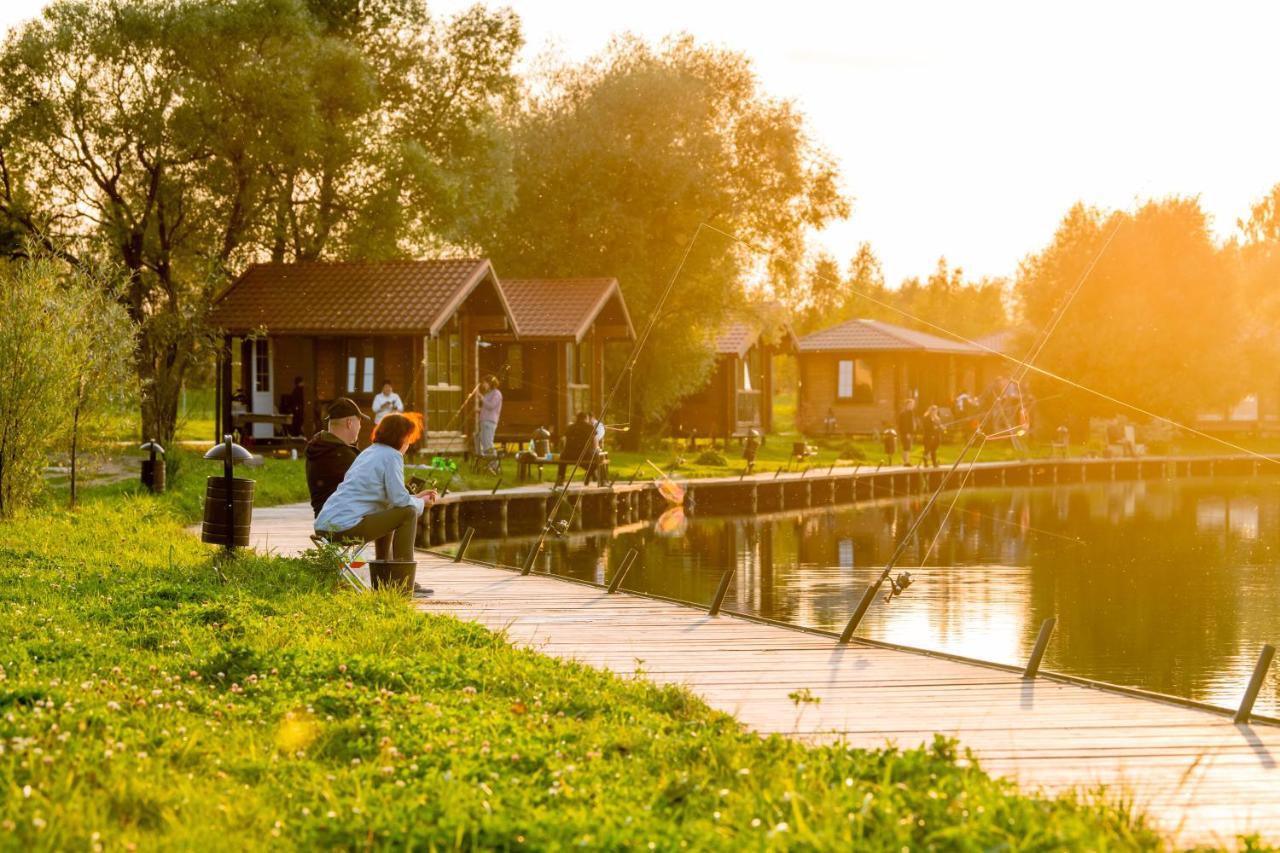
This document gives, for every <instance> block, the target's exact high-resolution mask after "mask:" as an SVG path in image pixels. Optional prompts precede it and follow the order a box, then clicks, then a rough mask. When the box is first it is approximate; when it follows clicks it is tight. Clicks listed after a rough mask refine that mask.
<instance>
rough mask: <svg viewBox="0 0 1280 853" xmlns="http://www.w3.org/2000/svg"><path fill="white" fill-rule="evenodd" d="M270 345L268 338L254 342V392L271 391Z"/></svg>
mask: <svg viewBox="0 0 1280 853" xmlns="http://www.w3.org/2000/svg"><path fill="white" fill-rule="evenodd" d="M269 346H270V345H269V343H268V341H267V339H266V338H258V339H257V340H256V341H254V342H253V347H254V359H253V390H255V391H270V390H271V359H270V357H269V355H270V353H269V349H268V348H269Z"/></svg>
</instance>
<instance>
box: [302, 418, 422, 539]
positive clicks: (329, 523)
mask: <svg viewBox="0 0 1280 853" xmlns="http://www.w3.org/2000/svg"><path fill="white" fill-rule="evenodd" d="M421 434H422V428H421V427H420V426H418V424H416V423H415V422H414V421H413V420H411V419H410V418H407V417H405V416H404V415H398V414H391V415H387V416H386V417H385V418H383V419H382V422H381V423H379V424H378V428H377V430H376V431H375V432H374V434H373V443H372V444H370V445H369V446H368V447H367V448H365V449H364V451H362V452H361V453H360V455H359V456H357V457H356V461H355V462H353V463H351V467H350V468H349V469H348V470H347V475H346V476H345V477H344V478H343V479H342V482H341V483H340V484H339V485H338V488H337V489H336V490H335V491H334V493H333V494H332V495H330V496H329V499H328V500H327V501H325V503H324V507H323V508H322V509H321V510H320V514H319V515H318V516H316V524H315V527H316V533H318V534H320V535H321V536H324V537H325V538H327V539H330V540H347V539H357V540H359V541H361V542H369V541H372V542H373V543H374V551H375V554H376V556H377V559H379V560H385V559H387V556H388V554H391V555H392V558H393V559H396V560H412V559H413V545H414V541H415V539H416V538H417V532H418V517H419V516H420V515H422V512H423V510H424V509H425V508H426V507H427V506H430V505H431V504H432V503H434V502H435V499H436V493H435V491H429V492H425V493H424V494H423V495H421V496H418V495H413V494H410V493H409V490H408V489H407V488H406V487H405V484H404V454H405V451H407V450H408V449H409V445H411V444H413V442H414V441H416V440H417V439H418V437H419V436H420V435H421Z"/></svg>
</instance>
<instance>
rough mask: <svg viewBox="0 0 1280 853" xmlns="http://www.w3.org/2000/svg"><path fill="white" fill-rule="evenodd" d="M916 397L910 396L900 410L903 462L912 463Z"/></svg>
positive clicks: (899, 441) (899, 430)
mask: <svg viewBox="0 0 1280 853" xmlns="http://www.w3.org/2000/svg"><path fill="white" fill-rule="evenodd" d="M916 421H917V418H916V398H915V397H908V398H907V402H906V403H904V404H903V406H902V408H901V409H900V410H899V411H898V446H899V447H901V448H902V464H903V465H910V464H911V439H912V437H913V436H914V435H915V434H916V426H917V424H916Z"/></svg>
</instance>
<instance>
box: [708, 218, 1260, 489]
mask: <svg viewBox="0 0 1280 853" xmlns="http://www.w3.org/2000/svg"><path fill="white" fill-rule="evenodd" d="M1120 225H1121V223H1119V222H1117V223H1116V225H1115V227H1114V228H1113V229H1112V231H1111V234H1110V235H1109V236H1108V238H1107V241H1106V243H1105V244H1104V245H1103V247H1102V248H1101V249H1099V251H1098V254H1097V255H1096V256H1095V257H1094V260H1093V261H1092V262H1091V263H1090V265H1089V267H1088V269H1087V270H1086V271H1085V274H1086V275H1087V274H1088V273H1089V272H1092V269H1093V266H1094V265H1096V264H1097V262H1098V260H1100V259H1101V256H1102V253H1103V252H1104V251H1106V248H1107V246H1109V245H1110V243H1111V240H1112V239H1114V237H1115V235H1116V233H1117V232H1118V231H1119V229H1120ZM707 230H709V231H714V232H716V233H717V234H720V235H721V236H723V237H725V238H726V239H728V240H732V241H733V242H735V243H740V244H742V245H743V246H745V247H747V248H748V249H750V250H751V251H753V252H757V253H763V254H769V250H768V249H767V248H764V247H762V246H757V245H755V244H753V243H751V242H750V241H748V240H745V239H743V238H741V237H738V236H735V235H734V234H731V233H729V232H728V231H724V230H722V229H720V228H717V227H716V226H714V225H707ZM813 276H814V278H816V279H818V280H820V281H824V282H826V283H827V284H834V285H836V286H837V287H841V288H845V289H847V290H848V291H849V292H850V293H852V294H853V295H854V296H857V297H859V298H861V299H865V300H867V301H868V302H870V303H872V304H873V305H877V306H879V307H881V308H884V309H886V310H889V311H892V312H894V313H895V314H898V315H899V316H902V317H905V318H906V319H908V320H911V321H913V322H915V323H919V324H920V325H922V326H927V327H928V328H930V329H933V330H934V331H937V332H941V333H943V334H945V335H948V336H950V337H952V338H954V339H956V340H958V341H960V342H961V343H966V344H969V345H970V346H974V347H977V348H978V349H980V350H982V351H983V352H985V353H987V354H989V355H994V356H998V357H999V358H1002V359H1004V360H1005V361H1008V362H1012V363H1013V364H1014V365H1016V366H1018V367H1020V368H1022V369H1023V371H1024V374H1025V372H1026V371H1030V372H1032V373H1035V374H1037V375H1039V376H1043V377H1045V378H1046V379H1053V380H1056V381H1058V382H1061V383H1063V384H1064V385H1067V386H1069V387H1071V388H1074V389H1076V390H1078V391H1083V392H1085V393H1086V394H1092V395H1093V396H1095V397H1097V398H1098V399H1100V400H1105V401H1107V402H1108V403H1113V404H1114V405H1117V406H1120V407H1121V408H1124V409H1128V410H1129V411H1131V412H1136V413H1138V414H1140V415H1143V416H1144V417H1148V418H1151V419H1152V420H1155V421H1160V422H1161V423H1165V424H1168V425H1169V426H1172V427H1176V428H1178V429H1180V430H1183V431H1185V432H1187V433H1190V434H1191V435H1194V436H1197V437H1199V438H1204V439H1208V440H1209V441H1211V442H1213V443H1215V444H1219V445H1221V446H1223V447H1226V448H1229V449H1231V450H1234V451H1237V452H1239V453H1242V454H1244V455H1246V456H1251V457H1253V458H1255V459H1259V460H1262V461H1265V462H1269V463H1271V464H1273V465H1280V459H1277V458H1275V457H1272V456H1267V455H1265V454H1263V453H1259V452H1258V451H1256V450H1251V449H1249V448H1247V447H1243V446H1241V445H1239V444H1236V443H1234V442H1231V441H1228V440H1227V439H1224V438H1221V437H1219V436H1216V435H1212V434H1210V433H1207V432H1204V431H1203V430H1199V429H1196V428H1195V427H1192V426H1188V425H1187V424H1184V423H1181V422H1179V421H1176V420H1173V419H1172V418H1168V417H1165V416H1164V415H1160V414H1156V413H1155V412H1152V411H1149V410H1147V409H1144V408H1143V407H1141V406H1139V405H1137V404H1135V403H1129V402H1126V401H1125V400H1121V399H1120V398H1118V397H1114V396H1112V395H1110V394H1108V393H1106V392H1105V391H1099V390H1098V389H1096V388H1091V387H1089V386H1088V385H1084V384H1082V383H1080V382H1077V381H1076V380H1074V379H1071V378H1069V377H1067V376H1063V375H1062V374H1060V373H1055V372H1054V371H1052V370H1049V369H1047V368H1044V367H1040V366H1038V365H1034V364H1031V363H1029V362H1027V361H1025V360H1022V359H1019V358H1017V357H1016V356H1013V355H1009V354H1008V353H1003V352H1000V351H998V350H994V349H992V348H991V347H989V346H987V345H986V344H983V343H980V342H978V341H975V340H973V339H972V338H968V337H965V336H964V335H962V334H960V333H959V332H954V331H952V330H951V329H948V328H946V327H945V326H941V325H939V324H937V323H934V322H932V321H930V320H926V319H924V318H923V317H920V316H917V315H915V314H912V313H911V312H910V311H907V310H905V309H903V308H899V307H898V306H896V305H893V304H891V303H888V302H885V301H884V300H881V299H876V298H875V297H874V296H872V295H870V294H868V293H864V292H862V291H860V290H858V289H856V288H852V287H848V285H847V284H846V283H845V282H841V281H838V280H836V279H833V278H831V277H829V276H825V275H822V274H821V273H818V272H815V273H813ZM1082 280H1083V279H1081V281H1082ZM1077 292H1078V288H1077ZM1074 298H1075V297H1074V295H1073V296H1071V297H1070V299H1072V300H1073V299H1074ZM1055 310H1056V309H1055ZM1056 316H1060V315H1056ZM1055 325H1056V324H1055ZM1046 399H1048V398H1046Z"/></svg>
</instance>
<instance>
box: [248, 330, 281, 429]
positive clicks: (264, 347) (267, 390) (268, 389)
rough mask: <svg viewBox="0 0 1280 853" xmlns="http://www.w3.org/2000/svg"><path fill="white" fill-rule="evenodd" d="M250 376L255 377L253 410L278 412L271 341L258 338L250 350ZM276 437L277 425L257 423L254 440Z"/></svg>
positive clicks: (265, 412)
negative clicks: (272, 371)
mask: <svg viewBox="0 0 1280 853" xmlns="http://www.w3.org/2000/svg"><path fill="white" fill-rule="evenodd" d="M249 353H250V359H251V361H250V364H249V371H250V373H249V375H250V376H251V377H253V397H252V403H253V405H252V408H253V411H254V412H255V413H256V414H268V415H269V414H271V413H273V412H274V411H275V410H276V398H275V387H274V382H273V381H272V376H271V367H272V364H271V340H270V339H269V338H257V339H256V340H254V341H253V345H252V347H251V349H250V350H249ZM273 435H275V424H271V423H265V424H262V423H255V424H254V425H253V437H254V438H271V437H272V436H273Z"/></svg>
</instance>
